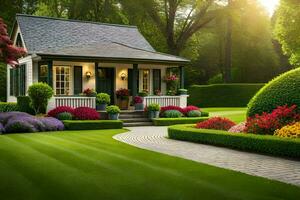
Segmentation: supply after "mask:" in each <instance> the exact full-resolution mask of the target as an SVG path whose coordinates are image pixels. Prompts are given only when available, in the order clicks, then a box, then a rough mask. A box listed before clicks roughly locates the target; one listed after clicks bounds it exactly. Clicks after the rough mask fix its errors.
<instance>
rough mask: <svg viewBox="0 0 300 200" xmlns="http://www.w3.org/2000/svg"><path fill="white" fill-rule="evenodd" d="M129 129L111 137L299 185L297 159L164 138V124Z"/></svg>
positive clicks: (299, 167)
mask: <svg viewBox="0 0 300 200" xmlns="http://www.w3.org/2000/svg"><path fill="white" fill-rule="evenodd" d="M129 129H130V130H131V131H130V132H127V133H122V134H119V135H116V136H114V139H116V140H118V141H121V142H124V143H127V144H130V145H133V146H136V147H140V148H143V149H148V150H152V151H156V152H161V153H165V154H168V155H172V156H177V157H181V158H185V159H189V160H193V161H196V162H201V163H206V164H209V165H214V166H217V167H221V168H226V169H231V170H235V171H240V172H243V173H246V174H250V175H254V176H262V177H265V178H269V179H273V180H278V181H281V182H285V183H290V184H294V185H298V186H300V162H299V161H294V160H288V159H283V158H277V157H271V156H265V155H259V154H254V153H247V152H241V151H236V150H232V149H227V148H222V147H215V146H211V145H203V144H195V143H190V142H184V141H177V140H171V139H167V138H166V136H167V127H153V126H152V127H132V128H129Z"/></svg>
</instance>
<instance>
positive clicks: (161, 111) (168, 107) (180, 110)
mask: <svg viewBox="0 0 300 200" xmlns="http://www.w3.org/2000/svg"><path fill="white" fill-rule="evenodd" d="M167 110H178V111H179V112H181V113H182V114H183V113H184V111H183V109H182V108H181V107H179V106H164V107H161V109H160V115H161V116H163V115H164V112H165V111H167Z"/></svg>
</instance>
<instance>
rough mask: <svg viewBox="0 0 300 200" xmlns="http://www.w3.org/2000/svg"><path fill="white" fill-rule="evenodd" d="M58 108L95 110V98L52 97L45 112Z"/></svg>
mask: <svg viewBox="0 0 300 200" xmlns="http://www.w3.org/2000/svg"><path fill="white" fill-rule="evenodd" d="M59 106H70V107H72V108H78V107H89V108H96V97H72V96H64V97H52V98H51V99H50V101H49V103H48V107H47V110H48V111H49V110H52V109H53V108H56V107H59Z"/></svg>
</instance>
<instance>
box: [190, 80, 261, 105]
mask: <svg viewBox="0 0 300 200" xmlns="http://www.w3.org/2000/svg"><path fill="white" fill-rule="evenodd" d="M263 85H264V84H216V85H193V86H191V87H190V88H189V95H190V97H189V98H188V104H189V105H194V106H198V107H200V108H204V107H245V106H247V104H248V102H249V100H250V99H251V98H252V97H253V96H254V95H255V93H256V92H257V91H258V90H259V89H260V88H261V87H263Z"/></svg>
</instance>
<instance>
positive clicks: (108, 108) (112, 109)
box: [106, 106, 121, 114]
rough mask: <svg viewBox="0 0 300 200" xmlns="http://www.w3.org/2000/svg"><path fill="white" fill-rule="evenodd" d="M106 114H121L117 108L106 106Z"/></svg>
mask: <svg viewBox="0 0 300 200" xmlns="http://www.w3.org/2000/svg"><path fill="white" fill-rule="evenodd" d="M106 112H107V113H109V114H118V113H120V112H121V110H120V108H119V107H118V106H107V107H106Z"/></svg>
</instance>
